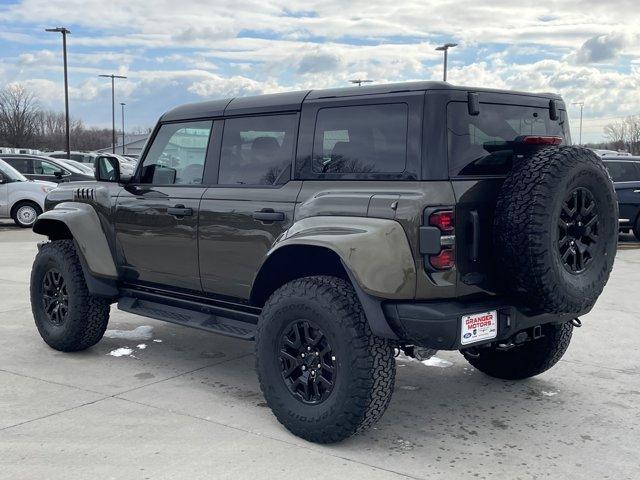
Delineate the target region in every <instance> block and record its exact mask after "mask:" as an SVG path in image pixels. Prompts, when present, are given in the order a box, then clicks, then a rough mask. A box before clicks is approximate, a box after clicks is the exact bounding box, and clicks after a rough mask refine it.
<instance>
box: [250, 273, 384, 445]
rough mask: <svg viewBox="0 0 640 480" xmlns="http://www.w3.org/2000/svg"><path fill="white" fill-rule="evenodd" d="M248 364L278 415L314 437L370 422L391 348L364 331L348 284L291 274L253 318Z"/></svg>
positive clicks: (333, 438) (327, 437)
mask: <svg viewBox="0 0 640 480" xmlns="http://www.w3.org/2000/svg"><path fill="white" fill-rule="evenodd" d="M256 369H257V371H258V378H259V381H260V388H261V389H262V392H263V394H264V396H265V399H266V401H267V404H268V405H269V407H270V408H271V410H272V411H273V413H274V414H275V416H276V418H277V419H278V421H280V423H282V424H283V425H284V426H285V427H286V428H287V429H289V430H290V431H291V432H292V433H293V434H294V435H297V436H299V437H301V438H304V439H305V440H308V441H311V442H317V443H333V442H338V441H341V440H344V439H346V438H348V437H350V436H351V435H353V434H355V433H358V432H361V431H363V430H365V429H367V428H369V427H370V426H371V425H373V424H374V423H375V422H376V421H377V420H378V419H379V418H380V417H381V416H382V414H383V413H384V412H385V410H386V409H387V406H388V405H389V402H390V400H391V394H392V392H393V386H394V381H395V362H394V358H393V349H392V348H391V346H390V345H389V343H388V342H387V341H386V340H384V339H381V338H378V337H375V336H374V335H373V334H372V333H371V330H370V329H369V325H368V323H367V320H366V318H365V316H364V313H363V311H362V306H361V305H360V302H359V300H358V298H357V296H356V294H355V292H354V290H353V287H352V286H351V285H350V284H349V283H348V282H346V281H345V280H343V279H340V278H336V277H327V276H317V277H305V278H301V279H298V280H294V281H292V282H290V283H287V284H286V285H284V286H283V287H281V288H280V289H278V290H277V291H276V292H275V293H274V294H273V295H272V296H271V297H270V298H269V300H268V301H267V303H266V304H265V306H264V308H263V310H262V314H261V316H260V321H259V322H258V332H257V338H256Z"/></svg>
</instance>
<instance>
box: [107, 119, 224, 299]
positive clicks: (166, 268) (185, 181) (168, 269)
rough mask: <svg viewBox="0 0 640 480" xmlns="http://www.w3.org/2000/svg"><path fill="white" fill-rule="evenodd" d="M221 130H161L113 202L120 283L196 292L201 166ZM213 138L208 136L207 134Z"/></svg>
mask: <svg viewBox="0 0 640 480" xmlns="http://www.w3.org/2000/svg"><path fill="white" fill-rule="evenodd" d="M219 128H221V124H218V123H217V122H216V123H214V122H213V121H212V120H205V121H193V122H176V123H167V124H163V125H161V126H160V127H159V128H158V129H157V130H156V134H155V136H154V139H153V142H152V144H151V146H150V148H149V149H148V151H147V153H146V156H145V158H144V159H143V161H142V165H141V166H140V168H139V169H138V171H137V172H136V177H135V179H134V182H132V183H131V184H129V185H127V187H126V189H125V190H124V191H123V192H122V193H120V195H119V196H118V201H117V206H116V242H117V247H118V248H117V251H118V257H119V258H118V263H119V265H120V266H121V268H122V271H123V274H124V277H125V280H126V281H128V282H130V283H135V284H145V285H157V286H162V287H172V288H176V289H182V290H188V291H195V292H200V291H201V290H202V288H201V284H200V272H199V266H198V213H199V206H200V198H201V197H202V194H203V193H204V191H205V190H206V186H205V185H204V183H203V179H204V178H205V160H206V158H207V154H208V152H209V151H210V150H211V149H213V148H214V147H215V144H216V138H217V137H216V133H218V134H219ZM212 132H213V133H212Z"/></svg>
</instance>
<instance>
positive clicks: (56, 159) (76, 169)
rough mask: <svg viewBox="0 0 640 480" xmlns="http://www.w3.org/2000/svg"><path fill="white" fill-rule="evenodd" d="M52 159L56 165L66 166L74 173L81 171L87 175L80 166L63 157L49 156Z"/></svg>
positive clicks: (81, 173)
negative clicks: (68, 161) (66, 160)
mask: <svg viewBox="0 0 640 480" xmlns="http://www.w3.org/2000/svg"><path fill="white" fill-rule="evenodd" d="M49 159H50V160H54V161H55V162H56V164H57V165H56V166H60V167H64V168H66V169H67V170H69V171H70V172H72V173H79V174H80V175H86V173H85V172H83V171H82V170H80V169H79V168H78V167H76V166H75V165H72V164H70V163H67V162H65V161H64V160H63V159H61V158H53V157H49Z"/></svg>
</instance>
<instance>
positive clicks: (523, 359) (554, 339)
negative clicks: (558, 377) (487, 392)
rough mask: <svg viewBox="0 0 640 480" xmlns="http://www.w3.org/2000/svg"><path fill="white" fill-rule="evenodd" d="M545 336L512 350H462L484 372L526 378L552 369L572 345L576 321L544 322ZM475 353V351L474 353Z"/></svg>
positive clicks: (470, 361) (513, 377) (503, 377)
mask: <svg viewBox="0 0 640 480" xmlns="http://www.w3.org/2000/svg"><path fill="white" fill-rule="evenodd" d="M541 328H542V334H543V336H542V337H541V338H538V339H537V340H530V341H527V342H525V343H524V344H523V345H519V346H515V347H513V348H511V349H509V350H499V349H497V348H496V347H491V348H478V349H474V350H468V351H465V350H463V351H462V354H463V355H464V357H465V358H466V359H467V361H468V362H469V363H470V364H471V365H473V366H474V367H475V368H477V369H478V370H480V371H481V372H483V373H485V374H487V375H489V376H491V377H495V378H502V379H505V380H522V379H525V378H530V377H533V376H535V375H539V374H541V373H542V372H544V371H546V370H549V369H550V368H551V367H553V366H554V365H555V364H556V363H558V361H559V360H560V359H561V358H562V356H563V355H564V353H565V352H566V351H567V348H569V342H570V341H571V334H572V332H573V325H572V324H571V322H567V323H548V324H546V325H542V327H541ZM472 353H473V354H472Z"/></svg>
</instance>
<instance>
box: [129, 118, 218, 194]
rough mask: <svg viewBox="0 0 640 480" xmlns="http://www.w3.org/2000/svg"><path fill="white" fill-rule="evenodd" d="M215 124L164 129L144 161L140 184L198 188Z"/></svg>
mask: <svg viewBox="0 0 640 480" xmlns="http://www.w3.org/2000/svg"><path fill="white" fill-rule="evenodd" d="M212 126H213V122H211V121H202V122H183V123H168V124H165V125H162V126H161V127H160V130H158V133H157V134H156V136H155V138H154V139H153V143H152V144H151V147H150V148H149V152H148V153H147V156H146V157H145V159H144V162H143V164H142V169H141V173H140V183H149V184H153V185H199V184H201V183H202V176H203V173H204V162H205V159H206V157H207V148H208V145H209V137H210V135H211V128H212Z"/></svg>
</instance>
